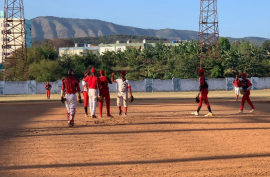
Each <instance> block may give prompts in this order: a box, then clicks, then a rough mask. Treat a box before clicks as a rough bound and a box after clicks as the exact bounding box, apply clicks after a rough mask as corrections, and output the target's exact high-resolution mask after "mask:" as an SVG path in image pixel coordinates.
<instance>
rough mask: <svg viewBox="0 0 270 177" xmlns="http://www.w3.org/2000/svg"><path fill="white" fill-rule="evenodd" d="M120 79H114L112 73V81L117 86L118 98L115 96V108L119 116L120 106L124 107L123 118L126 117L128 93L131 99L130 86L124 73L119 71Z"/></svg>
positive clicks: (120, 112)
mask: <svg viewBox="0 0 270 177" xmlns="http://www.w3.org/2000/svg"><path fill="white" fill-rule="evenodd" d="M120 76H121V79H114V72H113V73H112V80H113V81H114V82H115V83H117V84H118V96H117V106H118V107H119V116H121V115H122V108H121V106H123V105H124V107H125V116H127V108H128V106H127V101H128V91H129V93H130V96H131V97H132V91H131V86H130V84H129V82H128V80H127V79H126V77H125V76H126V71H121V73H120Z"/></svg>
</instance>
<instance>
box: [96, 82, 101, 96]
mask: <svg viewBox="0 0 270 177" xmlns="http://www.w3.org/2000/svg"><path fill="white" fill-rule="evenodd" d="M100 85H101V81H100V79H99V78H97V81H96V87H97V88H98V95H99V96H101V91H100Z"/></svg>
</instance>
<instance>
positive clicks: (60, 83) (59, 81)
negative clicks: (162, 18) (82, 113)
mask: <svg viewBox="0 0 270 177" xmlns="http://www.w3.org/2000/svg"><path fill="white" fill-rule="evenodd" d="M57 82H58V88H57V93H58V94H60V93H61V90H62V80H58V81H57Z"/></svg>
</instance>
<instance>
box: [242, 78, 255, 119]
mask: <svg viewBox="0 0 270 177" xmlns="http://www.w3.org/2000/svg"><path fill="white" fill-rule="evenodd" d="M246 77H247V75H246V73H242V74H241V78H242V81H241V87H242V91H243V92H244V94H243V97H242V102H241V107H240V111H239V113H240V114H241V113H243V109H244V106H245V102H246V101H247V102H248V104H249V105H250V107H251V111H250V112H254V111H255V108H254V106H253V103H252V102H251V100H250V97H249V96H250V89H251V86H252V84H251V82H250V81H249V80H248V79H247V78H246Z"/></svg>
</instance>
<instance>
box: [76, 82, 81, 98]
mask: <svg viewBox="0 0 270 177" xmlns="http://www.w3.org/2000/svg"><path fill="white" fill-rule="evenodd" d="M79 83H80V82H77V83H76V84H75V88H76V91H77V93H78V101H79V103H82V97H81V88H80V84H79Z"/></svg>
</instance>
